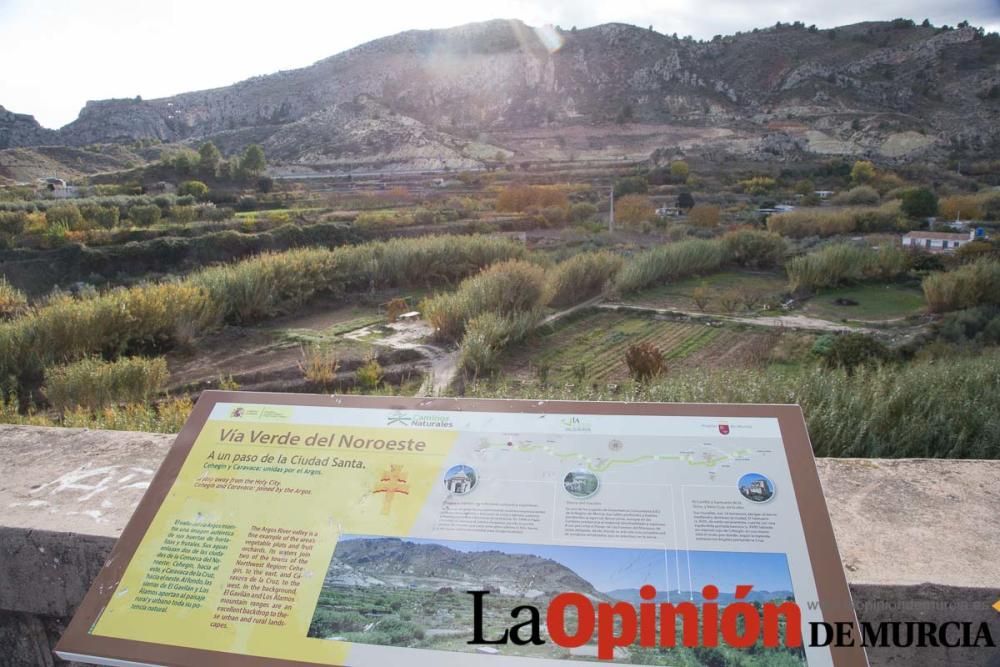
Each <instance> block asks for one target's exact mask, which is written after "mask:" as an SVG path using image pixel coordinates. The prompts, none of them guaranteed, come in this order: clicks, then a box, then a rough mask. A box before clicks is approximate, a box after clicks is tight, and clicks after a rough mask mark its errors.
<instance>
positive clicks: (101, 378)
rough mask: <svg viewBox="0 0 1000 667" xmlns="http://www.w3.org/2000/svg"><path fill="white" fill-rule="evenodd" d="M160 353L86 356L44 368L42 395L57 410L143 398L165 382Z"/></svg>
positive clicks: (112, 403) (145, 398) (164, 368)
mask: <svg viewBox="0 0 1000 667" xmlns="http://www.w3.org/2000/svg"><path fill="white" fill-rule="evenodd" d="M168 376H169V373H168V372H167V362H166V360H165V359H164V358H163V357H160V358H157V359H146V358H143V357H126V358H122V359H118V360H117V361H110V362H109V361H104V360H102V359H97V358H87V359H82V360H80V361H77V362H75V363H72V364H68V365H66V366H56V367H54V368H49V369H46V371H45V395H46V397H47V398H48V399H49V403H51V404H52V407H54V408H55V409H56V410H59V411H65V410H67V409H69V408H76V407H82V408H86V409H88V410H97V409H100V408H104V407H107V406H109V405H116V404H120V403H134V402H146V401H148V400H149V399H150V398H152V397H153V396H154V395H155V394H157V393H158V392H160V391H161V390H162V389H163V386H164V384H166V382H167V378H168Z"/></svg>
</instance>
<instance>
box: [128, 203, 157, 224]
mask: <svg viewBox="0 0 1000 667" xmlns="http://www.w3.org/2000/svg"><path fill="white" fill-rule="evenodd" d="M160 215H161V211H160V207H159V206H157V205H156V204H149V205H148V206H133V207H132V208H130V209H129V210H128V217H129V219H130V220H132V222H133V223H134V224H136V225H138V226H139V227H149V226H151V225H155V224H156V223H158V222H159V221H160Z"/></svg>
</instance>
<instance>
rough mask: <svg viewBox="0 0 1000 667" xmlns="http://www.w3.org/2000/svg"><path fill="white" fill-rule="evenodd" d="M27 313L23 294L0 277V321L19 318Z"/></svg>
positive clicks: (26, 303) (26, 304)
mask: <svg viewBox="0 0 1000 667" xmlns="http://www.w3.org/2000/svg"><path fill="white" fill-rule="evenodd" d="M27 311H28V299H27V297H26V296H24V292H22V291H21V290H19V289H17V288H16V287H14V286H13V285H11V284H10V283H8V282H7V279H6V278H4V277H2V276H0V320H9V319H13V318H15V317H19V316H21V315H23V314H24V313H26V312H27Z"/></svg>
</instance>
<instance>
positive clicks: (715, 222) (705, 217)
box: [687, 204, 720, 229]
mask: <svg viewBox="0 0 1000 667" xmlns="http://www.w3.org/2000/svg"><path fill="white" fill-rule="evenodd" d="M719 214H720V210H719V207H718V206H711V205H709V204H698V205H696V206H693V207H691V210H690V211H688V214H687V215H688V221H690V223H691V224H692V225H694V226H695V227H702V228H708V229H711V228H713V227H718V226H719V217H720V216H719Z"/></svg>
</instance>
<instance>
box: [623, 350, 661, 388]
mask: <svg viewBox="0 0 1000 667" xmlns="http://www.w3.org/2000/svg"><path fill="white" fill-rule="evenodd" d="M625 364H626V365H627V366H628V373H629V375H630V376H632V379H634V380H635V381H637V382H648V381H650V380H652V379H653V378H655V377H659V376H660V375H663V374H664V373H666V372H667V361H666V359H665V358H664V356H663V352H661V351H660V349H659V348H657V347H656V346H655V345H653V344H652V343H649V342H642V343H636V344H634V345H629V347H628V349H627V350H626V351H625Z"/></svg>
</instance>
